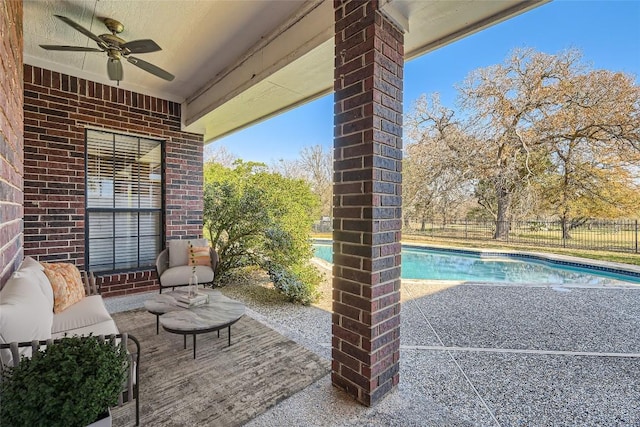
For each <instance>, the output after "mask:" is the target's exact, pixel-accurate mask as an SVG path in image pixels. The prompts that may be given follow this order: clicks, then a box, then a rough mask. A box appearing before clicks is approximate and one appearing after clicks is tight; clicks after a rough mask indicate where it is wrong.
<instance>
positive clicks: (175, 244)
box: [168, 239, 209, 268]
mask: <svg viewBox="0 0 640 427" xmlns="http://www.w3.org/2000/svg"><path fill="white" fill-rule="evenodd" d="M168 243H169V268H171V267H179V266H183V265H188V264H189V243H191V244H192V245H194V246H208V245H209V242H208V241H207V239H190V240H184V239H183V240H179V239H178V240H169V242H168Z"/></svg>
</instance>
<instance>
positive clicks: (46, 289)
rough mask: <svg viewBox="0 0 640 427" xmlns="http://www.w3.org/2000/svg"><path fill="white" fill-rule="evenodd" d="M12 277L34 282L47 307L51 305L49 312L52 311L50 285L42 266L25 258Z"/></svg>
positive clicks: (29, 258)
mask: <svg viewBox="0 0 640 427" xmlns="http://www.w3.org/2000/svg"><path fill="white" fill-rule="evenodd" d="M14 276H15V277H25V278H28V279H29V278H30V279H32V280H34V281H35V282H36V283H37V284H38V286H39V287H40V290H41V291H42V294H43V295H44V296H45V297H46V299H47V302H48V303H49V305H51V311H53V288H51V283H50V282H49V279H48V278H47V275H46V274H45V273H44V266H43V265H42V264H40V263H39V262H38V261H36V260H35V259H33V258H31V257H26V258H25V259H24V261H22V264H20V268H18V270H16V272H15V273H14Z"/></svg>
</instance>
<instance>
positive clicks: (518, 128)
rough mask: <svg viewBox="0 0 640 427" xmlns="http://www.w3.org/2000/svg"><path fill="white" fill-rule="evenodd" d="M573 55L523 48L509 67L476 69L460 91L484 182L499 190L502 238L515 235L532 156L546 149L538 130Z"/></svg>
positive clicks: (531, 171) (497, 234)
mask: <svg viewBox="0 0 640 427" xmlns="http://www.w3.org/2000/svg"><path fill="white" fill-rule="evenodd" d="M576 60H577V58H576V56H575V54H573V53H570V54H567V55H563V56H554V55H546V54H544V53H540V52H535V51H533V50H532V49H517V50H515V51H514V52H513V53H512V54H511V56H510V57H509V58H508V59H507V60H506V62H505V63H504V64H501V65H494V66H490V67H487V68H481V69H478V70H474V71H472V72H471V73H470V75H469V76H468V77H467V79H466V80H465V82H464V83H463V85H462V86H460V87H459V90H460V103H461V105H462V106H463V108H465V109H466V114H467V116H468V122H467V123H468V124H467V127H466V129H467V132H469V133H470V134H472V135H473V136H474V138H472V139H470V140H469V141H470V142H473V143H477V144H480V145H479V146H475V147H473V148H472V150H473V151H474V152H475V153H476V155H475V156H474V169H475V171H476V173H477V175H478V178H480V179H482V180H484V181H485V182H487V183H488V184H489V185H490V186H491V188H492V189H493V191H494V194H495V203H496V212H495V218H496V231H495V236H494V237H495V238H496V239H505V238H507V237H508V234H509V221H510V220H511V219H512V212H511V209H512V207H513V203H514V194H515V193H516V192H517V191H518V190H519V189H521V188H522V187H524V186H527V185H528V184H529V180H530V179H531V178H532V176H534V174H535V171H534V166H536V165H539V163H538V164H536V163H534V162H532V156H534V155H536V156H537V155H538V154H539V152H540V150H541V149H543V147H542V142H541V141H540V140H539V139H538V138H537V135H536V134H535V132H534V131H533V127H534V125H535V124H536V123H537V121H538V120H540V119H541V118H542V117H543V116H544V115H545V111H546V109H548V108H552V107H553V105H550V101H551V99H550V97H552V95H553V90H554V89H553V86H554V85H556V84H557V83H558V82H559V81H562V77H563V76H565V75H567V73H568V71H569V70H570V69H571V68H572V67H573V66H574V64H575V63H576Z"/></svg>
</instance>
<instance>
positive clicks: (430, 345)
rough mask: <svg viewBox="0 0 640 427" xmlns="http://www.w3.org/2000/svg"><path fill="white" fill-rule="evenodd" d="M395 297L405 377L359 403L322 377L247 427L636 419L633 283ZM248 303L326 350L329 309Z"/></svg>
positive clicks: (278, 326)
mask: <svg viewBox="0 0 640 427" xmlns="http://www.w3.org/2000/svg"><path fill="white" fill-rule="evenodd" d="M225 289H226V288H223V292H225ZM229 289H231V288H230V287H229ZM235 294H236V292H234V295H235ZM141 298H142V297H141V296H137V297H130V298H129V299H128V301H129V303H133V304H136V303H135V299H141ZM122 301H124V300H119V299H115V298H114V299H111V301H109V300H108V301H107V302H108V304H111V305H112V306H114V307H115V306H117V305H118V304H120V303H121V302H122ZM402 301H403V302H402V304H403V306H402V314H401V317H402V326H401V359H400V361H401V377H400V385H399V387H398V389H397V390H396V391H395V392H393V393H392V394H391V395H389V396H388V397H387V398H385V399H384V401H382V402H381V403H380V404H378V405H377V406H375V407H373V408H366V407H363V406H361V405H359V404H357V403H356V402H354V401H353V400H352V399H351V398H350V397H348V396H347V395H346V394H344V393H342V392H341V391H339V390H338V389H336V388H334V387H332V386H331V381H330V376H326V377H324V378H323V379H321V380H320V381H318V382H317V383H315V384H313V385H311V386H309V387H307V388H306V389H304V390H303V391H301V392H299V393H297V394H295V395H294V396H292V397H290V398H289V399H286V400H284V401H283V402H281V403H280V404H278V405H277V406H275V407H273V408H272V409H270V410H269V411H267V412H266V413H264V414H262V415H260V416H258V417H257V418H255V419H253V420H252V421H251V422H249V423H248V424H247V425H248V426H253V427H258V426H265V427H266V426H269V427H271V426H276V425H277V426H302V425H304V426H363V425H366V426H498V425H500V426H577V425H579V426H594V425H598V426H638V425H640V407H639V406H638V402H640V288H626V289H625V288H606V289H604V288H572V289H565V288H554V287H548V286H521V285H519V286H502V285H470V284H464V285H451V284H444V283H433V282H422V281H408V280H404V281H403V284H402ZM249 304H250V303H249ZM249 308H250V309H249V312H248V314H249V315H250V316H252V317H254V318H255V319H257V320H259V321H261V322H263V323H265V324H267V325H268V326H270V327H272V328H273V329H275V330H277V331H278V332H280V333H281V334H283V335H285V336H287V337H289V338H292V339H293V340H295V341H297V342H298V343H300V344H301V345H303V346H305V347H307V348H308V349H310V350H311V351H314V352H316V353H317V354H319V355H321V356H322V357H326V358H327V359H329V358H330V355H331V348H330V342H331V315H330V313H329V312H328V311H326V310H323V309H320V308H317V307H300V306H294V305H289V304H287V305H279V306H266V305H265V306H262V305H260V306H258V305H256V306H251V305H250V306H249Z"/></svg>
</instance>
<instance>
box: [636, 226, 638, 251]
mask: <svg viewBox="0 0 640 427" xmlns="http://www.w3.org/2000/svg"><path fill="white" fill-rule="evenodd" d="M636 253H638V220H637V219H636Z"/></svg>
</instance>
